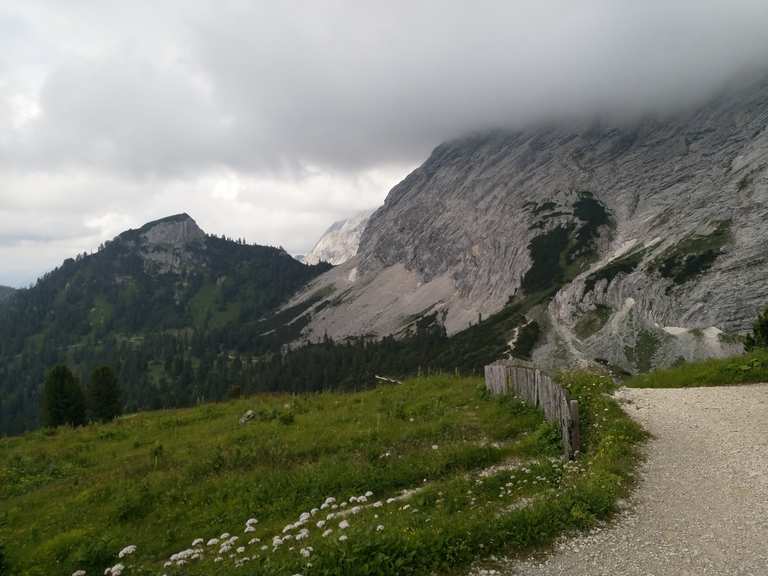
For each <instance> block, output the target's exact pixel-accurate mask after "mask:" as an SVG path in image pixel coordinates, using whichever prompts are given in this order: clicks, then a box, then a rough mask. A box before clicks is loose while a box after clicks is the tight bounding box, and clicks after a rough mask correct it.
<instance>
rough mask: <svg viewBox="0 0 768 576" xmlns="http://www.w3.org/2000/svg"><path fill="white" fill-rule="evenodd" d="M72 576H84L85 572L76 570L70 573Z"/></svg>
mask: <svg viewBox="0 0 768 576" xmlns="http://www.w3.org/2000/svg"><path fill="white" fill-rule="evenodd" d="M72 576H85V570H76V571H75V572H72Z"/></svg>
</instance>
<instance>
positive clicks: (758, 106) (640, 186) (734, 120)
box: [304, 82, 768, 371]
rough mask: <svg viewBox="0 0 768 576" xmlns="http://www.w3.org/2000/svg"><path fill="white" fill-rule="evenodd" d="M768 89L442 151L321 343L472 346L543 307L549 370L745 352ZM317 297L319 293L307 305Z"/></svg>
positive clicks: (373, 246)
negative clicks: (496, 325)
mask: <svg viewBox="0 0 768 576" xmlns="http://www.w3.org/2000/svg"><path fill="white" fill-rule="evenodd" d="M767 125H768V82H761V83H756V84H754V85H752V86H750V87H747V88H745V89H740V90H738V91H731V92H728V93H724V94H721V95H720V96H719V97H718V98H717V99H715V100H713V101H712V102H710V103H709V104H707V105H706V106H702V107H701V108H699V109H698V110H694V111H689V112H687V113H685V114H681V115H678V116H676V117H674V118H667V119H647V120H644V121H642V122H637V123H634V124H632V125H626V126H620V127H611V126H605V125H601V124H594V125H590V126H569V127H563V126H560V127H548V128H546V129H538V130H529V131H523V132H505V131H498V132H493V133H485V134H479V135H475V136H471V137H467V138H463V139H459V140H456V141H453V142H448V143H446V144H443V145H441V146H438V147H437V148H436V149H435V150H434V152H433V153H432V155H431V156H430V158H429V159H428V160H427V161H426V162H425V163H424V164H423V165H422V166H421V167H419V168H418V169H417V170H415V171H414V172H413V173H412V174H410V175H409V176H408V177H407V178H406V179H405V180H403V181H402V182H401V183H400V184H398V185H397V186H396V187H395V188H393V189H392V191H391V192H390V193H389V195H388V197H387V199H386V202H385V204H384V206H383V207H382V208H381V209H379V210H378V211H377V212H376V213H374V214H373V215H372V216H371V219H370V221H369V223H368V225H367V226H366V228H365V231H364V232H363V234H362V238H361V242H360V248H359V251H358V254H357V256H356V258H355V259H353V260H352V261H350V262H348V263H346V264H345V265H344V266H341V267H340V268H338V269H335V270H333V271H332V272H330V273H328V274H326V275H325V276H323V277H321V278H319V279H318V280H316V281H315V283H314V284H313V286H311V287H310V289H309V290H308V291H307V293H306V294H310V293H312V292H313V290H317V289H319V288H324V289H325V290H326V291H327V292H331V291H333V295H332V296H331V297H329V298H328V299H327V300H326V301H325V302H324V303H322V304H321V305H319V308H321V309H318V310H317V311H316V312H315V313H314V315H313V318H312V321H311V322H310V323H309V326H308V328H307V329H306V332H305V335H306V337H307V338H309V339H314V338H318V337H321V336H322V335H324V334H325V333H328V334H329V335H330V336H332V337H336V338H339V337H344V336H347V335H351V334H362V333H369V334H377V335H383V334H386V333H397V332H398V331H399V330H401V329H402V328H403V326H405V325H407V324H408V322H411V321H412V320H413V317H414V315H419V314H424V313H426V312H434V311H439V312H440V316H441V318H442V319H443V321H444V322H445V324H446V327H447V329H448V331H449V332H456V331H459V330H462V329H463V328H465V327H466V326H468V325H469V324H470V323H471V322H475V321H477V319H478V318H479V317H487V315H489V314H492V313H494V312H497V311H499V310H501V309H502V308H503V307H504V306H505V305H506V304H507V303H508V302H509V301H510V299H512V300H513V301H516V302H518V303H519V302H521V301H525V302H529V303H530V306H529V309H528V311H527V315H528V317H529V318H531V319H535V320H536V321H537V322H538V324H539V325H540V326H541V327H542V328H543V329H544V334H545V336H544V339H543V340H542V341H540V343H539V346H538V348H537V349H536V351H535V358H536V360H537V361H539V362H541V363H544V364H563V363H571V362H592V361H595V360H596V359H597V360H599V361H601V362H604V363H610V364H614V365H617V366H620V367H623V368H624V369H627V370H631V371H638V370H645V369H648V368H650V367H652V366H656V365H665V364H670V363H673V362H675V361H678V360H679V359H681V358H685V359H691V358H699V357H702V356H710V355H722V354H727V353H732V352H735V351H738V350H739V349H740V344H739V341H738V338H737V337H738V335H739V334H740V333H743V332H744V331H745V330H747V329H748V328H749V327H750V323H751V321H752V319H753V318H754V317H755V316H756V314H757V312H758V310H760V309H761V308H762V307H764V306H765V305H766V304H768V296H767V294H768V255H767V254H766V252H765V245H766V242H767V241H768V130H766V126H767ZM304 297H305V298H306V295H305V296H304Z"/></svg>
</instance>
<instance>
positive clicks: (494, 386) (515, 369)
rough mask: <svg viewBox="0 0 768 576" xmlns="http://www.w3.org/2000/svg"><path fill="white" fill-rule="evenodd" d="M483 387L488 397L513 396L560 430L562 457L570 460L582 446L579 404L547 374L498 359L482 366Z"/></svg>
mask: <svg viewBox="0 0 768 576" xmlns="http://www.w3.org/2000/svg"><path fill="white" fill-rule="evenodd" d="M485 386H486V388H488V390H489V391H490V392H491V394H514V395H515V396H517V397H518V398H520V399H521V400H523V401H525V402H526V403H527V404H529V405H531V406H535V407H536V408H540V409H541V410H542V411H543V412H544V417H545V418H546V419H547V420H549V421H550V422H554V423H555V424H557V426H558V427H559V428H560V434H561V436H562V438H563V454H564V456H565V457H566V458H573V457H574V456H575V454H576V452H578V451H579V449H580V447H581V439H580V434H579V403H578V402H577V401H576V400H572V399H571V397H570V395H569V394H568V392H567V391H566V390H565V389H564V388H563V387H562V386H560V385H559V384H558V383H557V382H555V381H553V380H552V378H550V377H549V376H548V375H547V374H545V373H544V372H542V371H541V370H539V369H538V368H536V366H534V365H533V363H531V362H526V361H525V360H517V359H515V360H499V361H498V362H494V363H493V364H490V365H488V366H486V367H485Z"/></svg>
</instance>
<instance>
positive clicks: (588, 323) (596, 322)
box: [573, 304, 613, 340]
mask: <svg viewBox="0 0 768 576" xmlns="http://www.w3.org/2000/svg"><path fill="white" fill-rule="evenodd" d="M612 313H613V311H612V310H611V308H610V307H609V306H605V305H604V304H598V305H597V306H595V308H594V309H593V310H589V311H587V312H585V313H584V315H583V316H581V318H579V320H578V321H577V322H576V325H575V326H574V327H573V331H574V332H575V333H576V336H578V337H579V338H581V339H582V340H586V339H587V338H589V337H590V336H594V335H595V334H597V333H598V332H600V330H602V329H603V326H605V325H606V323H607V322H608V320H610V318H611V314H612Z"/></svg>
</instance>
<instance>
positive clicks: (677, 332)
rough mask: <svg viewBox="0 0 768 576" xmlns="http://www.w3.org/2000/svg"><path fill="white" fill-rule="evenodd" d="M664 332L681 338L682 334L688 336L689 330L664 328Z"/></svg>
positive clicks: (679, 327)
mask: <svg viewBox="0 0 768 576" xmlns="http://www.w3.org/2000/svg"><path fill="white" fill-rule="evenodd" d="M664 332H666V333H667V334H672V336H680V335H681V334H687V333H688V328H683V327H681V326H664Z"/></svg>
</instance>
